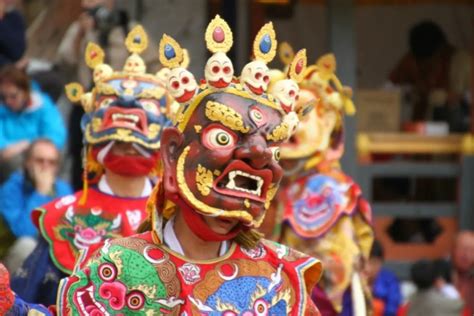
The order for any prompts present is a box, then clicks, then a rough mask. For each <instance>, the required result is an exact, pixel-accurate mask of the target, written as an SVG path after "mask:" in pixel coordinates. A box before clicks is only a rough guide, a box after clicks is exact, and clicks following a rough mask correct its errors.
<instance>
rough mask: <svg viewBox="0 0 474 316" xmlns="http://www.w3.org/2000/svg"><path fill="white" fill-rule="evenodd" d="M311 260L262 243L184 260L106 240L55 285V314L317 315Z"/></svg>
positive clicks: (140, 242)
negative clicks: (80, 267) (85, 263)
mask: <svg viewBox="0 0 474 316" xmlns="http://www.w3.org/2000/svg"><path fill="white" fill-rule="evenodd" d="M315 262H316V260H315V259H312V258H309V257H307V256H306V255H303V254H301V253H299V252H296V251H294V250H291V249H289V248H288V247H286V246H283V245H279V244H276V243H273V242H267V241H263V242H260V243H259V244H258V245H257V246H256V247H255V248H253V249H250V250H247V249H245V248H243V247H241V246H239V245H237V244H235V243H234V244H233V245H232V246H231V248H230V249H229V250H228V252H227V253H226V254H225V255H224V256H222V257H219V258H216V259H215V260H209V261H201V262H199V261H191V260H189V259H187V258H185V257H183V256H181V255H179V254H177V253H175V252H174V251H172V250H171V249H169V248H168V247H166V246H164V245H162V244H161V245H160V244H156V243H155V242H154V241H153V238H152V235H151V233H145V234H142V235H136V236H133V237H128V238H124V239H116V240H113V241H111V242H110V243H109V242H107V244H106V245H105V246H104V248H102V249H101V252H100V255H99V256H97V257H96V258H93V259H92V260H91V261H90V263H89V264H88V266H87V268H85V269H83V270H82V271H80V272H78V273H76V274H74V275H73V276H71V277H69V278H68V279H65V280H64V281H63V283H62V284H61V288H60V292H59V293H60V297H59V298H58V304H59V305H58V306H57V309H58V312H60V313H62V314H63V315H88V314H90V315H92V314H93V312H94V311H97V313H98V314H97V315H103V314H105V313H103V309H104V308H105V310H106V311H107V312H109V313H110V314H112V313H114V312H115V313H122V314H124V315H128V313H131V312H136V313H137V314H136V315H167V314H170V315H190V316H191V315H209V316H212V315H216V316H217V315H228V316H236V315H303V314H305V311H306V314H307V315H317V314H316V313H317V312H316V310H312V309H311V307H310V306H311V301H310V298H309V296H308V295H307V294H306V292H307V291H308V290H309V289H310V288H311V287H313V286H314V284H315V283H316V281H317V278H318V277H319V274H320V269H321V266H320V264H318V265H315ZM124 286H126V288H125V287H124ZM124 291H126V293H127V294H126V295H122V294H121V293H122V292H124ZM113 299H115V300H113ZM307 300H309V301H307ZM100 311H102V313H99V312H100ZM94 315H95V314H94Z"/></svg>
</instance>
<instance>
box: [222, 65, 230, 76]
mask: <svg viewBox="0 0 474 316" xmlns="http://www.w3.org/2000/svg"><path fill="white" fill-rule="evenodd" d="M223 71H224V73H225V74H229V73H230V67H229V66H225V67H224V69H223Z"/></svg>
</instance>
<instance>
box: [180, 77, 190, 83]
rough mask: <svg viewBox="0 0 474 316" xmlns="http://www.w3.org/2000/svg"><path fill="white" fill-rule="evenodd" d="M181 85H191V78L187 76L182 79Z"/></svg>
mask: <svg viewBox="0 0 474 316" xmlns="http://www.w3.org/2000/svg"><path fill="white" fill-rule="evenodd" d="M181 83H182V84H188V83H189V78H188V77H186V76H185V77H183V78H182V79H181Z"/></svg>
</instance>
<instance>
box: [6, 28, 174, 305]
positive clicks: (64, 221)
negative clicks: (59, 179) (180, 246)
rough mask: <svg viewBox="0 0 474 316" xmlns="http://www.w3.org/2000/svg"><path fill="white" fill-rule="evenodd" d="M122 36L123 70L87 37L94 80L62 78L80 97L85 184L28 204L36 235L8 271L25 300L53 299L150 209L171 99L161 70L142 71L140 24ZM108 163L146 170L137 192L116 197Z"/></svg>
mask: <svg viewBox="0 0 474 316" xmlns="http://www.w3.org/2000/svg"><path fill="white" fill-rule="evenodd" d="M125 44H126V46H127V49H128V50H129V51H130V53H131V54H130V56H129V57H128V59H127V61H126V63H125V65H124V68H123V70H120V71H114V70H113V69H112V68H111V67H110V66H109V65H107V64H104V63H103V61H104V57H105V56H104V52H103V50H102V49H101V48H100V47H99V46H97V45H96V44H93V43H89V45H88V46H87V49H86V62H87V64H88V65H89V67H91V68H92V69H93V78H94V83H95V86H94V88H93V89H92V91H91V92H87V93H85V92H84V89H83V87H81V86H80V85H79V84H78V83H71V84H69V85H67V86H66V93H67V96H68V97H69V99H70V100H71V101H73V102H80V103H81V104H82V106H83V107H84V110H85V112H86V113H85V114H84V116H83V118H82V120H81V127H82V129H83V131H84V144H85V148H86V152H85V157H84V165H85V168H84V169H85V173H84V175H85V177H84V185H85V186H84V190H82V191H79V192H76V193H75V194H74V195H70V196H66V197H63V198H61V199H57V200H55V201H52V202H51V203H49V204H47V205H45V206H43V207H41V208H38V209H37V210H35V211H34V212H33V219H34V221H35V222H36V224H37V227H38V229H39V231H40V234H41V237H42V238H40V241H39V244H38V247H37V248H36V249H35V250H34V251H33V253H32V254H31V256H30V258H28V259H27V261H26V262H25V264H24V266H23V267H21V268H20V269H18V270H17V272H16V274H15V275H13V278H12V289H13V290H14V291H15V292H16V294H17V295H18V296H19V297H21V298H22V299H23V300H25V301H28V302H32V303H41V304H44V305H46V306H48V305H50V304H54V303H55V302H56V292H57V287H58V284H59V281H60V279H62V278H64V277H66V276H67V275H69V274H70V273H72V271H73V270H74V268H75V267H76V266H80V265H81V264H82V263H84V262H86V261H87V260H88V259H89V258H90V257H91V255H92V254H93V253H94V251H95V250H97V249H98V248H100V247H101V246H102V245H103V243H104V242H105V240H106V239H109V238H118V237H125V236H130V235H133V234H135V233H136V232H137V229H138V227H139V226H140V224H142V223H143V222H144V221H145V220H146V218H147V217H148V215H147V214H148V213H147V212H146V201H147V199H148V196H149V195H150V193H151V192H152V186H153V184H152V178H154V177H156V176H157V175H158V172H159V168H160V165H159V154H158V149H159V145H160V137H161V131H162V129H163V128H164V127H165V126H167V125H169V124H170V120H169V119H168V117H167V116H168V114H169V113H170V108H171V103H172V99H171V97H170V96H169V95H168V93H167V91H166V87H165V84H164V83H163V79H162V78H161V75H160V74H157V75H152V74H147V73H146V67H145V64H144V62H143V60H142V59H141V57H140V56H139V55H138V54H139V53H141V52H142V51H143V50H144V49H146V47H147V45H148V38H147V35H146V34H145V32H144V30H143V28H142V27H141V26H137V27H135V28H133V29H132V30H131V31H130V33H129V34H128V36H127V40H126V43H125ZM116 143H125V144H129V145H131V146H133V148H134V150H136V152H138V154H136V155H131V156H127V155H126V154H125V155H117V154H115V153H114V150H113V146H114V145H115V144H116ZM107 170H110V171H111V172H114V173H115V174H118V175H121V176H125V177H147V176H148V177H149V178H148V179H147V180H146V181H145V182H146V183H145V184H144V188H143V191H142V193H141V195H140V196H139V197H119V196H116V195H114V193H113V192H112V189H111V187H110V186H109V183H108V180H107Z"/></svg>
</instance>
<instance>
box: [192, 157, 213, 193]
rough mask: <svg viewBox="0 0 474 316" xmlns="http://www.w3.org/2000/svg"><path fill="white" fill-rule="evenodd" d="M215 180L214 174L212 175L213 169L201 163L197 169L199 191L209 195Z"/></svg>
mask: <svg viewBox="0 0 474 316" xmlns="http://www.w3.org/2000/svg"><path fill="white" fill-rule="evenodd" d="M213 182H214V176H213V175H212V172H211V170H208V169H206V168H205V167H203V166H201V165H200V164H199V165H198V168H197V171H196V185H197V188H198V190H199V192H201V194H202V195H204V196H207V195H209V193H211V188H212V183H213Z"/></svg>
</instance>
